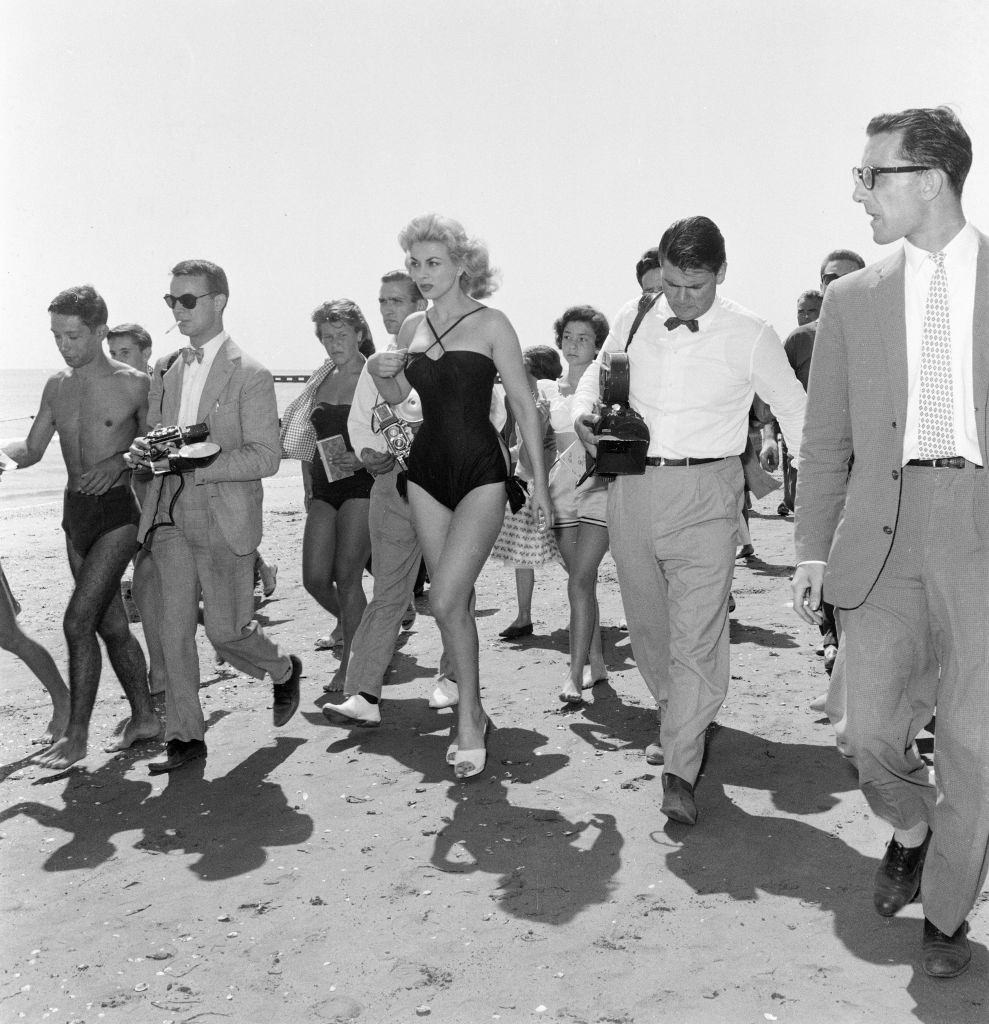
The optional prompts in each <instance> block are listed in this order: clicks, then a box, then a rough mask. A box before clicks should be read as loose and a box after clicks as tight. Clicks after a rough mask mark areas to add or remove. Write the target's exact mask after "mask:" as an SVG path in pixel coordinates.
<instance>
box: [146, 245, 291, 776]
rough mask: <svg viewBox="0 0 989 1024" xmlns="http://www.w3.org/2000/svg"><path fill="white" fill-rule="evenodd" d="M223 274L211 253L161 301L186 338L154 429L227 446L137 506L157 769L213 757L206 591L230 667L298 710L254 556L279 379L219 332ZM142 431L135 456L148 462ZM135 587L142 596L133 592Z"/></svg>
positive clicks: (277, 714) (279, 703)
mask: <svg viewBox="0 0 989 1024" xmlns="http://www.w3.org/2000/svg"><path fill="white" fill-rule="evenodd" d="M229 295H230V290H229V287H228V285H227V276H226V274H225V273H224V272H223V270H222V269H221V268H220V267H218V266H217V265H216V264H215V263H210V262H208V261H207V260H184V261H183V262H181V263H179V264H177V265H176V266H175V267H174V268H173V269H172V282H171V287H170V289H169V293H168V294H167V295H166V296H165V302H166V303H167V305H168V306H169V308H170V309H171V310H172V314H173V316H174V317H175V320H176V323H177V324H178V328H179V330H180V331H181V333H182V334H183V335H184V337H186V338H187V339H188V341H189V346H188V347H187V348H184V349H182V352H181V357H180V358H177V359H176V360H175V361H174V362H173V363H172V365H171V367H170V368H169V369H168V370H165V371H164V372H158V371H159V370H160V369H163V368H156V372H155V373H153V374H152V377H151V380H152V384H151V393H150V395H149V397H148V424H149V425H151V426H155V425H162V424H163V425H165V426H180V427H187V426H190V425H192V424H195V423H205V424H206V426H207V427H208V428H209V438H210V440H211V441H213V442H215V443H216V444H218V445H219V447H220V452H219V454H218V455H217V456H216V458H215V460H214V461H212V462H210V463H209V464H208V465H201V466H197V467H196V468H195V469H192V470H187V471H185V472H182V473H169V474H168V475H164V476H161V475H159V476H156V477H155V478H154V480H153V481H152V482H151V486H150V487H149V488H148V493H147V495H146V497H145V500H144V503H143V507H142V510H141V522H140V526H139V528H138V540H139V541H140V542H141V543H142V544H143V545H144V547H145V549H146V550H147V551H149V552H150V556H151V561H152V563H153V569H154V570H155V571H156V572H157V574H158V576H159V578H160V580H161V588H160V598H161V608H160V609H157V608H141V609H140V611H141V617H142V618H144V619H145V620H146V621H147V620H148V618H149V617H156V618H157V620H158V621H160V623H161V625H160V639H161V644H162V648H163V650H164V655H165V659H166V661H167V664H168V678H167V684H166V691H167V692H166V729H165V739H166V758H165V760H164V761H158V762H154V763H153V764H151V765H149V770H150V771H151V773H152V774H157V773H159V772H168V771H172V770H173V769H175V768H178V767H180V766H181V765H183V764H186V763H187V762H189V761H192V760H195V759H197V758H201V757H205V755H206V744H205V742H204V739H203V736H204V729H205V723H204V721H203V712H202V707H201V706H200V703H199V693H198V691H199V656H198V653H197V651H196V625H197V621H198V609H199V599H200V596H202V601H203V618H204V624H205V627H206V635H207V636H208V637H209V640H210V643H211V644H212V645H213V646H214V647H215V648H216V650H217V652H218V654H219V655H220V656H221V657H222V658H223V659H224V660H225V661H227V662H229V663H230V664H231V665H233V666H234V668H237V669H239V670H240V671H242V672H246V673H248V674H249V675H252V676H254V677H256V678H258V679H263V678H264V676H265V675H269V676H271V678H272V680H273V682H274V724H275V725H276V726H280V725H284V724H285V723H286V722H287V721H288V720H289V719H290V718H291V717H292V715H293V714H294V713H295V711H296V709H297V708H298V706H299V677H300V675H301V671H302V665H301V662H300V661H299V659H298V658H296V657H295V656H294V655H291V656H286V655H284V654H282V653H281V651H279V649H278V647H277V646H276V645H275V644H274V643H273V642H272V641H271V640H269V639H268V638H267V637H266V636H265V634H264V631H263V630H262V629H261V627H260V625H259V624H258V622H257V621H256V620H255V619H254V561H255V555H256V551H257V547H258V545H259V544H260V542H261V502H262V498H263V490H262V486H261V478H262V477H265V476H271V475H272V474H274V473H275V472H276V470H277V469H278V463H279V458H280V444H279V440H278V411H277V408H276V406H275V387H274V382H273V380H272V377H271V374H270V373H269V372H268V371H267V370H266V369H265V368H264V367H263V366H261V365H260V364H259V363H257V362H255V360H253V359H252V358H251V357H250V356H248V355H247V354H246V353H245V352H242V351H241V349H240V348H238V346H237V345H236V344H235V343H234V341H233V339H232V338H231V337H230V336H229V335H228V334H227V333H226V331H225V330H224V328H223V311H224V309H225V308H226V305H227V300H228V298H229ZM147 453H148V448H147V444H146V442H145V440H144V439H143V438H139V439H138V440H137V441H135V444H134V446H133V447H132V449H131V458H132V461H135V462H137V463H139V464H143V465H149V463H148V462H147V458H146V456H147ZM136 592H137V591H135V596H136Z"/></svg>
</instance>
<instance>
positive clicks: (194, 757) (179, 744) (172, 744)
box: [148, 740, 206, 775]
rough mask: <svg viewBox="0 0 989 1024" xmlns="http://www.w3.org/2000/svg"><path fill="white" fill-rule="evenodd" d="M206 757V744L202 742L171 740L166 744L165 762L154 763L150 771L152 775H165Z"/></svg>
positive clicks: (150, 765)
mask: <svg viewBox="0 0 989 1024" xmlns="http://www.w3.org/2000/svg"><path fill="white" fill-rule="evenodd" d="M205 756H206V744H205V743H203V741H202V740H169V741H168V742H167V743H166V744H165V760H164V761H152V762H151V763H150V764H149V765H148V771H149V772H150V773H151V774H152V775H164V774H165V773H166V772H173V771H175V769H176V768H181V767H182V765H184V764H188V763H189V762H190V761H198V760H199V758H201V757H205Z"/></svg>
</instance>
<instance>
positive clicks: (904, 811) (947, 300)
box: [793, 107, 989, 978]
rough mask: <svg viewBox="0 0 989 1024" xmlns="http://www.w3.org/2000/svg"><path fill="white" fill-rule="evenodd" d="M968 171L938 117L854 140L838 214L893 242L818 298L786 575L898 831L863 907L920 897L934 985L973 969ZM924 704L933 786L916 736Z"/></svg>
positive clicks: (983, 296)
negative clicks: (848, 206) (855, 207)
mask: <svg viewBox="0 0 989 1024" xmlns="http://www.w3.org/2000/svg"><path fill="white" fill-rule="evenodd" d="M971 163H972V144H971V140H970V139H969V137H968V133H967V132H966V131H965V129H964V127H963V126H962V124H961V122H960V121H959V120H958V118H957V117H956V116H955V114H954V113H953V112H952V111H951V110H950V109H949V108H947V107H937V108H918V109H911V110H904V111H901V112H899V113H896V114H881V115H879V116H877V117H874V118H873V119H872V120H871V121H870V122H869V124H868V127H867V128H866V144H865V153H864V155H863V157H862V166H861V167H856V168H854V170H853V174H854V181H855V190H854V192H853V193H852V198H853V200H854V201H855V202H857V203H861V204H862V206H863V208H864V209H865V212H866V214H867V215H868V216H869V218H870V223H871V227H872V236H873V239H874V240H875V241H876V242H877V243H879V244H880V245H885V244H888V243H890V242H895V241H898V240H900V239H903V240H904V242H903V245H902V246H901V247H900V248H898V250H897V251H896V253H895V254H893V255H892V256H890V257H888V258H887V259H885V260H883V261H881V262H879V263H876V264H873V265H872V266H870V267H867V268H866V269H865V270H863V271H861V272H859V273H856V274H851V275H849V276H847V277H845V278H842V279H841V280H839V281H835V282H834V283H833V284H831V285H830V287H829V288H828V291H827V294H826V295H825V297H824V307H823V309H822V311H821V320H820V324H819V326H818V330H817V338H816V340H815V343H814V356H813V362H812V372H811V375H810V393H809V398H808V412H807V425H806V428H805V431H804V437H803V448H802V453H803V459H802V461H801V464H800V475H799V479H798V482H797V523H796V534H795V536H796V550H797V558H798V560H799V564H798V565H797V569H796V571H795V573H794V577H793V606H794V609H795V610H796V611H797V613H798V614H799V615H800V616H801V618H803V619H804V620H806V621H807V622H820V620H821V608H822V601H823V599H824V598H823V596H822V594H823V595H824V596H826V597H827V599H828V600H829V601H831V602H833V604H834V605H835V606H836V607H837V608H838V610H839V614H840V618H841V623H842V652H843V653H842V655H841V656H840V657H841V659H842V660H843V661H844V666H843V667H844V672H845V682H846V688H847V720H846V722H845V726H844V730H843V742H844V747H845V749H847V751H848V752H849V754H850V756H851V757H852V759H853V761H854V763H855V766H856V768H857V769H858V773H859V784H860V785H861V787H862V791H863V793H864V794H865V796H866V799H867V800H868V801H869V805H870V807H871V808H872V809H873V811H874V812H875V813H876V814H878V815H879V816H880V817H882V818H883V819H885V820H886V821H887V822H889V823H890V825H891V826H892V827H893V830H894V831H893V836H892V838H891V840H890V842H889V844H888V846H887V848H886V854H885V856H884V857H883V860H882V863H881V864H880V866H879V869H878V871H877V873H876V878H875V887H874V893H873V901H874V904H875V907H876V910H877V911H878V912H879V913H880V914H882V915H883V916H884V917H890V916H892V915H893V914H895V913H897V912H898V911H899V910H900V909H901V908H902V907H904V906H905V905H906V904H907V903H909V902H910V901H911V900H913V899H914V898H915V897H916V896H917V893H918V892H920V893H921V894H922V899H923V904H924V917H925V920H924V926H923V934H922V939H921V957H922V963H923V967H924V970H925V971H926V972H927V973H928V974H929V975H932V976H934V977H939V978H949V977H954V976H955V975H957V974H960V973H961V972H962V971H964V970H965V968H966V967H967V966H968V964H969V961H970V959H971V949H970V947H969V943H968V939H967V938H966V932H967V930H968V926H967V923H966V917H967V915H968V913H969V911H970V910H971V909H972V906H973V905H974V903H975V901H976V900H977V899H978V898H979V895H980V893H981V890H982V884H983V882H984V881H985V878H986V869H987V866H989V717H987V715H986V707H987V705H989V601H987V600H986V594H987V591H989V483H987V479H989V470H987V469H986V468H985V466H986V455H987V451H989V446H987V404H989V403H987V396H989V238H987V237H986V236H984V235H982V234H980V233H979V232H978V231H976V230H975V228H974V227H972V226H971V225H970V224H968V223H966V220H965V214H964V212H963V210H962V203H961V194H962V187H963V185H964V183H965V178H966V176H967V174H968V171H969V168H970V167H971ZM853 454H854V463H853V464H852V469H851V473H849V471H848V467H849V461H850V460H851V458H852V455H853ZM935 705H936V707H937V736H936V740H935V749H934V775H933V778H932V777H931V772H930V769H929V766H928V765H927V763H926V762H925V761H924V759H923V758H922V757H921V756H920V754H919V752H918V749H917V745H916V742H915V740H916V736H917V733H918V732H919V731H920V729H922V728H923V727H924V726H925V725H926V724H927V722H928V721H929V720H930V718H931V715H932V713H933V711H934V708H935Z"/></svg>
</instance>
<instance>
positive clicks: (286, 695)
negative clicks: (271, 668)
mask: <svg viewBox="0 0 989 1024" xmlns="http://www.w3.org/2000/svg"><path fill="white" fill-rule="evenodd" d="M289 661H291V662H292V674H291V675H290V676H289V677H288V679H286V680H285V682H284V683H275V685H274V686H273V687H272V688H271V689H272V691H273V693H274V698H275V699H274V703H273V704H272V707H271V717H272V720H273V721H274V723H275V725H276V726H280V725H284V724H285V723H286V722H287V721H288V720H289V719H290V718H291V717H292V716H293V715H294V714H295V713H296V711H298V709H299V679H300V677H301V676H302V662H301V661H299V659H298V658H297V657H296V656H295V655H294V654H290V655H289Z"/></svg>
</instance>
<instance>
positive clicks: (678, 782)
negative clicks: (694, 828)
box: [660, 772, 697, 825]
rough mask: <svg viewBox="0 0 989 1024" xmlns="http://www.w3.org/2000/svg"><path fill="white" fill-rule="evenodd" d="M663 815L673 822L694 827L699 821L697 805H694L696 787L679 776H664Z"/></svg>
mask: <svg viewBox="0 0 989 1024" xmlns="http://www.w3.org/2000/svg"><path fill="white" fill-rule="evenodd" d="M660 810H662V812H663V814H665V815H666V817H667V818H670V819H671V820H672V821H679V822H680V823H681V824H683V825H693V824H694V822H696V821H697V805H696V804H695V803H694V787H693V786H691V784H690V783H689V782H687V781H685V780H684V779H681V778H680V776H679V775H671V774H670V773H669V772H664V774H663V806H662V807H661V808H660Z"/></svg>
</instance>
